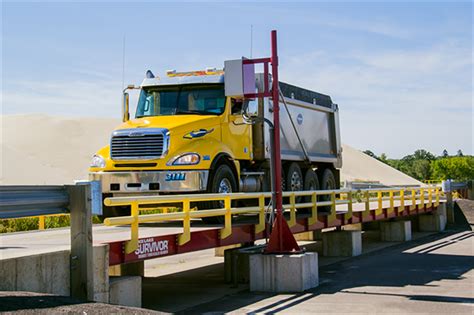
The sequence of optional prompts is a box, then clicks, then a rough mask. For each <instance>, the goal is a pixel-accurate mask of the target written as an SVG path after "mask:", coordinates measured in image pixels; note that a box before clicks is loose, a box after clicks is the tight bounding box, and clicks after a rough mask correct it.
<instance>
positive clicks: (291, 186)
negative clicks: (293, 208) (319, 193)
mask: <svg viewBox="0 0 474 315" xmlns="http://www.w3.org/2000/svg"><path fill="white" fill-rule="evenodd" d="M283 174H285V175H282V177H283V178H284V181H282V190H284V191H301V190H303V185H304V178H303V172H301V168H300V166H299V165H298V163H295V162H293V163H291V164H290V165H289V166H288V168H287V169H286V172H285V173H283ZM283 187H284V188H283ZM302 200H303V199H302V198H301V197H296V200H295V202H296V203H300V202H301V201H302ZM283 203H284V204H289V203H290V198H283Z"/></svg>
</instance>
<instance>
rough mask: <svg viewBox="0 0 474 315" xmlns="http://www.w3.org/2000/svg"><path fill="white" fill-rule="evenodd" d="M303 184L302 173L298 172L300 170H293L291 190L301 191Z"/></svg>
mask: <svg viewBox="0 0 474 315" xmlns="http://www.w3.org/2000/svg"><path fill="white" fill-rule="evenodd" d="M302 186H303V183H302V180H301V176H300V174H298V172H293V174H291V181H290V190H291V191H299V190H302V189H301V188H302Z"/></svg>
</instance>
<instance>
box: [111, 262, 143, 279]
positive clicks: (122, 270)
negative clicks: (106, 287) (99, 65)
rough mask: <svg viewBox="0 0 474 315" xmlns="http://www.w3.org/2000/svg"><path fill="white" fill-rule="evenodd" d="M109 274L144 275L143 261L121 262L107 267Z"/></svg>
mask: <svg viewBox="0 0 474 315" xmlns="http://www.w3.org/2000/svg"><path fill="white" fill-rule="evenodd" d="M109 276H140V277H144V276H145V262H144V261H138V262H134V263H128V264H121V265H115V266H110V267H109Z"/></svg>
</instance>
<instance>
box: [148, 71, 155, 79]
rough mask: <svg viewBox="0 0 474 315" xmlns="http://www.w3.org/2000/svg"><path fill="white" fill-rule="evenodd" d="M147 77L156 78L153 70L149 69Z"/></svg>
mask: <svg viewBox="0 0 474 315" xmlns="http://www.w3.org/2000/svg"><path fill="white" fill-rule="evenodd" d="M146 78H147V79H153V78H155V75H154V74H153V72H151V70H147V72H146Z"/></svg>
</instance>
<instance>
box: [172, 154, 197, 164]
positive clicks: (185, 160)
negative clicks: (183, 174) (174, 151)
mask: <svg viewBox="0 0 474 315" xmlns="http://www.w3.org/2000/svg"><path fill="white" fill-rule="evenodd" d="M199 161H201V157H200V156H199V154H197V153H186V154H183V155H180V156H178V157H175V158H173V159H171V160H170V161H169V162H168V163H167V164H168V165H196V164H198V163H199Z"/></svg>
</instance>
